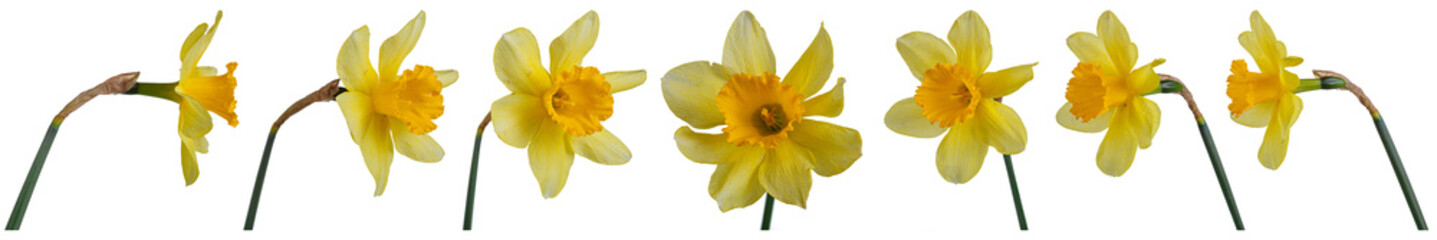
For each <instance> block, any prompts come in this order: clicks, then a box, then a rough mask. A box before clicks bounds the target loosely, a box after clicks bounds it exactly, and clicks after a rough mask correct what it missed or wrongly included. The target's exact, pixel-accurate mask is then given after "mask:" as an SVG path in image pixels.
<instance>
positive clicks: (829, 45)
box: [783, 25, 833, 97]
mask: <svg viewBox="0 0 1437 240" xmlns="http://www.w3.org/2000/svg"><path fill="white" fill-rule="evenodd" d="M832 73H833V40H832V39H829V37H828V30H826V29H824V28H823V25H819V26H818V36H815V37H813V43H810V44H809V45H808V50H804V51H803V55H802V56H800V57H799V58H798V62H797V63H794V64H793V68H789V70H788V75H785V76H784V77H783V83H784V84H788V85H790V86H793V87H794V88H796V89H797V90H798V94H802V95H803V96H804V97H808V96H812V95H813V94H814V93H818V90H819V89H821V88H823V84H826V83H828V77H829V74H832Z"/></svg>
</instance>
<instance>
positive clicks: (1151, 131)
mask: <svg viewBox="0 0 1437 240" xmlns="http://www.w3.org/2000/svg"><path fill="white" fill-rule="evenodd" d="M1128 109H1129V113H1131V115H1128V116H1123V117H1127V118H1130V119H1129V120H1127V121H1124V122H1123V124H1129V125H1131V126H1133V128H1132V133H1133V138H1134V139H1135V140H1137V141H1138V148H1140V149H1147V148H1148V146H1152V145H1153V136H1155V135H1157V133H1158V125H1159V123H1160V122H1162V115H1163V114H1162V113H1163V111H1162V109H1159V108H1158V103H1156V102H1153V100H1148V99H1147V98H1144V97H1137V98H1133V102H1132V103H1130V104H1128Z"/></svg>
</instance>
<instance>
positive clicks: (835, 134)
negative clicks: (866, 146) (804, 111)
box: [788, 120, 863, 177]
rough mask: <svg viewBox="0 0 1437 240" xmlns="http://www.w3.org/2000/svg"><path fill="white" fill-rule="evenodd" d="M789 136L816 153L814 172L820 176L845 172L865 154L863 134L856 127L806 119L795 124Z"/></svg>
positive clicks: (814, 154)
mask: <svg viewBox="0 0 1437 240" xmlns="http://www.w3.org/2000/svg"><path fill="white" fill-rule="evenodd" d="M788 137H789V139H792V140H793V141H792V142H794V143H797V144H798V145H799V146H800V147H802V148H804V149H805V150H807V151H810V152H811V153H812V154H813V172H814V173H818V175H819V176H824V177H831V176H833V175H838V174H839V173H843V171H844V170H848V167H850V166H853V162H855V161H858V157H861V156H863V138H862V137H861V136H859V135H858V131H857V130H853V129H852V128H847V127H843V126H839V125H835V124H832V123H827V122H823V121H818V120H805V121H803V122H799V123H798V124H797V125H795V126H794V128H793V131H791V132H789V133H788Z"/></svg>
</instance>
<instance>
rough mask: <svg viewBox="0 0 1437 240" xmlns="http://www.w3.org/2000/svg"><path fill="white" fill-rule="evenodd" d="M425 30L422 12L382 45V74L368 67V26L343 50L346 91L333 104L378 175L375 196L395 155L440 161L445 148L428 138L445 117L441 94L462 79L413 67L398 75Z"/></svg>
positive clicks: (372, 172) (341, 64) (446, 72)
mask: <svg viewBox="0 0 1437 240" xmlns="http://www.w3.org/2000/svg"><path fill="white" fill-rule="evenodd" d="M423 31H424V12H423V11H420V12H419V15H418V16H415V17H414V19H413V20H409V23H408V24H405V25H404V28H403V29H400V30H399V32H398V33H395V34H394V36H391V37H389V39H385V40H384V43H383V45H380V46H379V71H378V72H375V71H374V67H372V66H373V65H371V64H370V62H369V26H363V27H360V28H359V29H356V30H354V32H353V33H350V35H349V39H347V40H345V41H344V46H343V47H341V48H340V49H339V58H338V63H337V68H338V70H339V80H340V81H342V82H343V83H344V87H345V89H347V90H348V91H346V92H344V93H341V94H339V96H338V97H336V98H335V101H336V102H338V103H339V109H340V110H341V111H343V112H344V119H345V121H346V123H348V125H349V135H350V137H351V138H353V139H354V143H355V144H358V145H359V150H360V152H362V153H363V155H364V164H365V166H368V167H369V174H370V175H373V176H374V183H375V187H374V195H375V196H379V195H381V194H384V186H385V184H386V183H388V181H389V165H390V163H391V162H392V161H393V160H394V151H396V150H397V151H399V154H403V155H404V156H405V157H409V158H410V159H414V160H415V161H420V162H438V161H439V160H440V159H443V158H444V149H443V148H440V146H439V143H437V142H434V138H431V137H429V135H428V133H429V132H430V131H434V129H435V128H437V127H438V125H436V124H434V121H433V119H436V118H439V116H440V115H443V114H444V96H443V95H441V94H440V91H441V90H443V88H444V87H447V86H449V85H450V84H454V81H457V80H458V79H459V72H456V71H454V70H438V71H436V70H434V68H432V67H429V66H425V65H415V66H414V68H412V69H407V70H404V71H403V73H401V72H400V67H401V66H402V64H401V63H402V62H403V61H404V57H405V56H407V55H409V51H410V50H413V49H414V44H415V43H417V42H418V41H419V35H420V33H421V32H423Z"/></svg>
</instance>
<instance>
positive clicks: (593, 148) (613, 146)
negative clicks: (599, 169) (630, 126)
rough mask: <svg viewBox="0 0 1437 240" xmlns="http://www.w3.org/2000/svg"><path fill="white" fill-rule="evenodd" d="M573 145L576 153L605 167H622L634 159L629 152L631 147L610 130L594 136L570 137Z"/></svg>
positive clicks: (601, 131) (604, 130)
mask: <svg viewBox="0 0 1437 240" xmlns="http://www.w3.org/2000/svg"><path fill="white" fill-rule="evenodd" d="M569 141H571V142H572V143H573V148H574V153H578V154H579V156H584V158H588V159H589V160H591V161H594V162H596V163H599V164H604V165H621V164H624V163H628V162H629V158H633V153H630V152H629V146H625V145H624V142H623V141H619V137H617V136H614V134H613V133H610V132H609V129H602V130H599V131H598V132H594V133H593V134H589V135H588V136H583V137H572V136H571V137H570V139H569Z"/></svg>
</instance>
